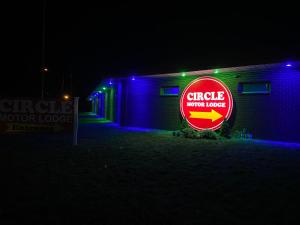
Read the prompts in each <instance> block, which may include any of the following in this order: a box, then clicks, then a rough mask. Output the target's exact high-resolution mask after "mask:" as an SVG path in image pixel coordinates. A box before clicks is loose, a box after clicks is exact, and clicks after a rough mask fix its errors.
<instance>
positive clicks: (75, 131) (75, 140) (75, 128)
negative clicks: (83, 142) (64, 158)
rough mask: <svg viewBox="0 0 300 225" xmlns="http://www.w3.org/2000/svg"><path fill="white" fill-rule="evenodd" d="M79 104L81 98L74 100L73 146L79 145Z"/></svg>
mask: <svg viewBox="0 0 300 225" xmlns="http://www.w3.org/2000/svg"><path fill="white" fill-rule="evenodd" d="M78 102H79V97H75V98H74V122H73V146H76V145H78Z"/></svg>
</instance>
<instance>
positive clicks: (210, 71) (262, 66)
mask: <svg viewBox="0 0 300 225" xmlns="http://www.w3.org/2000/svg"><path fill="white" fill-rule="evenodd" d="M286 64H287V63H272V64H256V65H249V66H236V67H223V68H215V69H206V70H195V71H183V72H184V73H185V75H186V76H197V75H208V74H214V73H215V71H216V70H218V73H224V72H240V71H246V70H261V69H271V68H275V67H279V66H281V67H283V66H286ZM292 65H293V67H294V66H299V65H300V61H293V63H292ZM183 72H178V73H162V74H149V75H138V76H136V77H145V78H147V77H153V78H155V77H157V78H159V77H178V76H180V75H181V74H182V73H183ZM116 79H128V76H127V77H119V78H116Z"/></svg>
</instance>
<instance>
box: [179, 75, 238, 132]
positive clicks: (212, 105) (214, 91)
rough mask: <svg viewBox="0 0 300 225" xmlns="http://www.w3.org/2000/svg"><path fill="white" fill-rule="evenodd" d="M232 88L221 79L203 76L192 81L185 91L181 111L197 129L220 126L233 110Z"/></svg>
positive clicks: (182, 96) (181, 101)
mask: <svg viewBox="0 0 300 225" xmlns="http://www.w3.org/2000/svg"><path fill="white" fill-rule="evenodd" d="M232 105H233V99H232V95H231V93H230V90H229V89H228V88H227V87H226V85H225V84H224V83H223V82H221V81H220V80H218V79H216V78H213V77H201V78H198V79H196V80H194V81H192V82H191V83H190V84H189V85H188V86H187V87H186V88H185V90H184V91H183V93H182V95H181V99H180V111H181V114H182V116H183V118H185V119H186V120H187V122H188V123H189V125H190V126H191V127H193V128H194V129H197V130H203V129H212V130H216V129H218V128H220V126H221V124H222V122H223V121H224V120H225V119H228V118H229V117H230V115H231V112H232Z"/></svg>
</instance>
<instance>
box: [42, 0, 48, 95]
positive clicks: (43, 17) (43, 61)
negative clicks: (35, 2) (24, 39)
mask: <svg viewBox="0 0 300 225" xmlns="http://www.w3.org/2000/svg"><path fill="white" fill-rule="evenodd" d="M41 59H42V60H41V66H42V68H41V73H42V77H41V98H42V99H43V98H44V97H45V76H46V74H47V72H48V69H47V68H46V0H44V1H43V15H42V52H41Z"/></svg>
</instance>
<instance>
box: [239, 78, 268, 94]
mask: <svg viewBox="0 0 300 225" xmlns="http://www.w3.org/2000/svg"><path fill="white" fill-rule="evenodd" d="M238 92H239V94H270V93H271V83H270V82H269V81H263V82H261V81H260V82H243V83H239V85H238Z"/></svg>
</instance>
